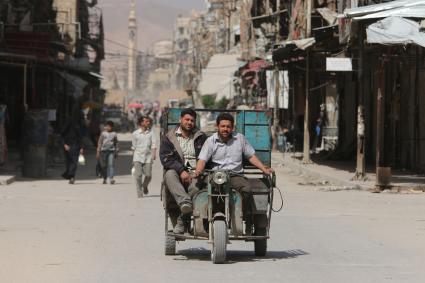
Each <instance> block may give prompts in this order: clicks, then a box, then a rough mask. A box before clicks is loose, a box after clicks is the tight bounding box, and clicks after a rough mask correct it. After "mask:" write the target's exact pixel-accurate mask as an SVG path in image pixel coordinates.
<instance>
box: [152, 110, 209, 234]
mask: <svg viewBox="0 0 425 283" xmlns="http://www.w3.org/2000/svg"><path fill="white" fill-rule="evenodd" d="M206 139H207V136H206V135H205V133H203V132H201V131H200V130H199V129H197V128H196V112H195V111H194V110H193V109H184V110H183V111H182V112H181V114H180V125H179V126H177V127H176V128H174V129H171V130H170V131H169V132H168V133H167V134H166V135H165V136H164V137H163V139H162V142H161V146H160V150H159V155H160V159H161V163H162V165H163V166H164V169H165V176H164V181H165V184H166V186H167V188H168V190H169V191H170V193H171V195H172V196H173V197H174V199H175V200H176V203H177V204H178V206H179V207H180V211H181V213H182V215H190V213H191V212H192V198H191V196H193V195H194V193H196V192H197V191H198V189H199V182H200V180H198V179H193V178H192V176H191V175H190V173H189V169H190V168H192V169H195V167H196V162H197V158H198V156H199V153H200V151H201V149H202V146H203V145H204V142H205V140H206ZM174 233H177V234H182V233H184V224H183V220H182V217H181V216H180V217H179V218H178V219H177V225H176V226H175V227H174Z"/></svg>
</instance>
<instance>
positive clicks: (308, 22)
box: [303, 0, 312, 164]
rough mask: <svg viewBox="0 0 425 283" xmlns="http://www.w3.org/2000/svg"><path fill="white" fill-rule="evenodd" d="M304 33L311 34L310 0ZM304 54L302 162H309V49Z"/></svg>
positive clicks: (310, 0) (308, 35)
mask: <svg viewBox="0 0 425 283" xmlns="http://www.w3.org/2000/svg"><path fill="white" fill-rule="evenodd" d="M306 2H307V3H306V4H307V5H306V10H307V11H306V33H305V38H308V37H310V36H311V5H312V0H307V1H306ZM306 52H307V55H306V76H305V114H304V148H303V163H304V164H309V163H311V159H310V127H309V122H310V115H309V112H310V107H309V94H310V51H309V50H308V49H307V51H306Z"/></svg>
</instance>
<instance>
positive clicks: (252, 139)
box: [162, 108, 272, 168]
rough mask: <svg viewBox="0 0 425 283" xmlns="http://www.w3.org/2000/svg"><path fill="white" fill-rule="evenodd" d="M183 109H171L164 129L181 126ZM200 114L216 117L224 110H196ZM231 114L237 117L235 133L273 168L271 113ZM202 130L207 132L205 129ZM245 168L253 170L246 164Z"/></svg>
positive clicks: (239, 111)
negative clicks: (241, 136) (241, 135)
mask: <svg viewBox="0 0 425 283" xmlns="http://www.w3.org/2000/svg"><path fill="white" fill-rule="evenodd" d="M181 111H182V109H180V108H171V109H168V111H167V112H166V113H164V115H166V117H165V118H166V119H164V122H166V124H165V125H162V126H163V128H164V129H171V128H174V127H176V126H177V125H179V124H180V113H181ZM195 111H196V112H197V113H198V114H201V113H202V112H203V113H209V114H210V115H211V116H213V117H215V116H216V115H218V114H219V113H221V112H226V111H223V110H206V109H195ZM228 112H229V113H231V114H233V115H234V116H235V124H236V125H235V128H236V129H235V131H236V132H238V133H241V134H244V135H245V136H246V138H247V139H248V141H249V143H250V144H251V145H252V146H253V147H254V149H255V151H256V155H257V157H258V158H259V159H260V160H261V161H262V162H263V163H264V164H265V165H266V166H271V150H272V142H271V129H270V126H271V121H272V112H271V111H256V110H230V111H228ZM200 120H201V119H197V125H198V127H200ZM200 128H201V130H203V131H205V129H203V127H200ZM245 168H251V166H250V165H249V164H248V163H246V164H245Z"/></svg>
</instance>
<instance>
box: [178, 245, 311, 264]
mask: <svg viewBox="0 0 425 283" xmlns="http://www.w3.org/2000/svg"><path fill="white" fill-rule="evenodd" d="M177 254H178V255H180V256H182V257H179V258H174V260H187V261H193V260H198V261H211V252H210V250H208V249H205V248H192V249H184V250H179V251H178V252H177ZM304 255H309V253H307V252H305V251H303V250H300V249H294V250H287V251H268V252H267V254H266V256H263V257H259V256H255V254H254V251H252V252H251V251H235V250H228V251H227V254H226V264H235V263H238V262H262V261H278V260H285V259H293V258H297V257H299V256H304Z"/></svg>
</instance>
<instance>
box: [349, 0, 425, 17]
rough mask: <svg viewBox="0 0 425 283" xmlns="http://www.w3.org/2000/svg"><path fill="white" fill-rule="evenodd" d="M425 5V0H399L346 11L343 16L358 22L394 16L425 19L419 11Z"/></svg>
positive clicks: (424, 15)
mask: <svg viewBox="0 0 425 283" xmlns="http://www.w3.org/2000/svg"><path fill="white" fill-rule="evenodd" d="M424 5H425V0H397V1H391V2H387V3H381V4H375V5H369V6H362V7H358V8H352V9H346V10H345V11H344V15H343V16H344V17H345V18H354V19H356V20H362V19H372V18H385V17H388V16H392V15H397V16H402V17H412V18H415V17H418V18H424V17H425V14H424V13H423V12H420V11H419V10H422V9H423V7H422V6H424ZM422 11H423V10H422ZM393 13H396V14H393ZM401 13H403V15H401Z"/></svg>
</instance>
